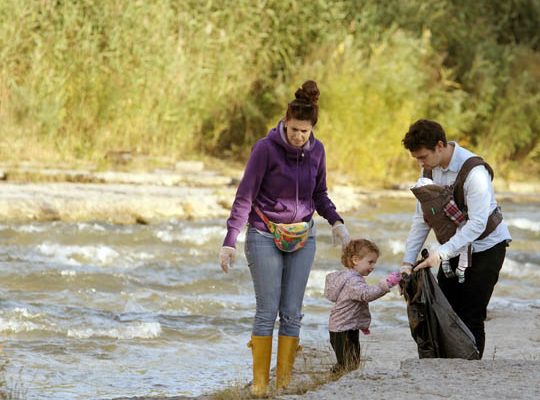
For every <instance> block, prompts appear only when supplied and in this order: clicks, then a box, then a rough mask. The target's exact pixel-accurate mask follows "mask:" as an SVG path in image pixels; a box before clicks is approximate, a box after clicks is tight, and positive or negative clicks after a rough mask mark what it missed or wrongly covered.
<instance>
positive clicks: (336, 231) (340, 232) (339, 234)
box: [332, 222, 351, 247]
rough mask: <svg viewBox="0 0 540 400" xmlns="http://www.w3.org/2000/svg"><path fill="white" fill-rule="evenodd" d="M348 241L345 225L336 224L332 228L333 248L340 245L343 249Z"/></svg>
mask: <svg viewBox="0 0 540 400" xmlns="http://www.w3.org/2000/svg"><path fill="white" fill-rule="evenodd" d="M350 240H351V239H350V237H349V231H348V230H347V228H346V227H345V224H342V223H339V222H338V223H336V224H335V225H334V226H333V227H332V244H333V245H334V246H337V245H338V244H341V247H345V246H347V244H348V243H349V241H350Z"/></svg>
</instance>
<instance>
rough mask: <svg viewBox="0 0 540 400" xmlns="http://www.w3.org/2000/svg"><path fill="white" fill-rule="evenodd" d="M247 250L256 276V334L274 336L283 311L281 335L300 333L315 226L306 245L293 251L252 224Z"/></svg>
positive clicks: (313, 249) (247, 255)
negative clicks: (277, 243) (284, 250)
mask: <svg viewBox="0 0 540 400" xmlns="http://www.w3.org/2000/svg"><path fill="white" fill-rule="evenodd" d="M244 248H245V253H246V258H247V262H248V266H249V270H250V271H251V277H252V279H253V286H254V289H255V300H256V303H257V309H256V311H255V319H254V322H253V336H272V334H273V332H274V323H275V321H276V318H277V315H278V313H279V335H280V336H294V337H298V336H299V335H300V326H301V321H302V317H303V314H302V301H303V299H304V292H305V290H306V285H307V281H308V277H309V272H310V271H311V265H312V264H313V260H314V258H315V229H314V226H313V227H312V229H311V232H310V236H309V238H308V240H307V242H306V245H305V246H304V247H303V248H302V249H300V250H297V251H295V252H293V253H285V252H282V251H281V250H279V249H278V248H277V247H276V245H275V244H274V240H273V238H272V236H271V234H269V233H266V232H265V233H261V232H259V231H257V230H256V229H255V228H253V227H248V230H247V233H246V245H245V247H244Z"/></svg>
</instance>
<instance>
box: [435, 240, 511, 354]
mask: <svg viewBox="0 0 540 400" xmlns="http://www.w3.org/2000/svg"><path fill="white" fill-rule="evenodd" d="M507 246H508V245H507V243H506V241H504V242H501V243H499V244H497V245H495V246H493V247H491V248H489V249H488V250H485V251H482V252H479V253H473V254H472V261H471V265H470V266H469V267H468V268H467V269H466V270H465V282H463V283H459V282H458V280H457V278H447V277H446V276H445V275H444V272H443V270H442V268H439V272H438V274H437V281H438V282H439V286H440V288H441V289H442V291H443V293H444V294H445V296H446V298H447V299H448V302H449V303H450V305H451V306H452V308H453V309H454V311H455V312H456V314H457V315H458V316H459V317H460V318H461V320H462V321H463V322H464V323H465V325H467V327H468V328H469V329H470V330H471V332H472V334H473V335H474V338H475V339H476V347H477V348H478V351H479V352H480V358H482V355H483V353H484V347H485V341H486V335H485V331H484V321H485V320H486V311H487V306H488V303H489V300H490V298H491V294H492V293H493V288H494V287H495V284H496V283H497V280H498V279H499V271H500V270H501V267H502V265H503V262H504V257H505V255H506V247H507ZM458 260H459V257H455V258H452V259H450V266H451V267H452V269H453V270H454V271H455V269H456V267H457V265H458Z"/></svg>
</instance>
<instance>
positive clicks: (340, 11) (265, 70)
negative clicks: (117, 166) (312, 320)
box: [0, 0, 540, 185]
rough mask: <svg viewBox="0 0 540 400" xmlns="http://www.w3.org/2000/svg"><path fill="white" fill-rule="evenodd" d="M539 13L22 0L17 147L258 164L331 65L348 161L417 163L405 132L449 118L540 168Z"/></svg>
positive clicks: (522, 2)
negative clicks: (287, 115) (274, 133)
mask: <svg viewBox="0 0 540 400" xmlns="http://www.w3.org/2000/svg"><path fill="white" fill-rule="evenodd" d="M539 16H540V3H539V2H538V1H537V0H509V1H504V2H493V1H491V0H478V1H475V2H470V1H465V0H452V1H450V0H409V1H400V0H389V1H385V2H379V1H376V0H363V1H362V0H357V1H338V0H327V1H323V0H317V1H311V2H303V1H299V0H267V1H262V0H261V1H252V0H234V1H232V0H221V1H219V2H218V1H212V0H206V1H194V0H186V1H174V0H163V1H159V2H148V1H144V0H133V1H113V0H100V1H98V0H80V1H77V2H72V1H64V0H30V1H25V2H21V1H18V0H4V1H2V2H1V4H0V121H1V124H0V134H1V137H2V141H1V142H0V157H2V159H3V160H10V161H25V160H32V161H36V160H38V161H41V162H49V163H54V162H68V163H76V162H80V161H91V162H96V161H97V162H100V161H101V160H103V159H104V158H105V155H106V154H108V153H110V152H111V151H112V152H118V151H127V152H133V153H137V154H145V155H150V156H168V157H173V158H175V159H189V158H194V157H195V158H197V157H208V156H211V157H218V158H220V159H229V160H234V161H244V160H245V159H246V157H247V156H248V154H249V151H250V148H251V146H252V144H253V143H254V141H256V140H257V139H258V138H260V137H261V136H262V135H264V134H265V133H266V131H267V129H268V128H269V127H270V126H272V125H274V124H275V122H276V120H277V119H278V118H280V117H281V116H282V113H283V111H284V107H285V106H286V104H287V101H289V100H290V98H291V95H292V93H294V90H295V88H296V87H297V85H299V84H300V83H301V82H302V81H303V80H305V79H315V80H317V82H318V83H319V85H320V88H321V92H322V95H321V99H320V105H321V113H322V114H321V118H320V123H319V125H318V127H317V132H316V134H317V136H318V137H319V138H320V139H321V140H323V142H324V143H325V145H326V147H327V156H328V166H329V168H330V169H331V170H334V171H339V172H342V173H345V174H347V175H349V176H350V177H353V178H354V179H356V180H358V181H359V182H363V183H369V182H372V183H375V184H378V185H381V184H382V185H385V184H391V183H392V182H396V181H398V180H399V179H401V178H403V177H404V176H407V177H410V176H411V175H410V174H411V171H414V169H413V168H408V167H410V166H411V165H412V161H411V159H410V157H409V156H408V155H407V153H406V152H405V151H404V150H403V148H402V146H401V143H400V140H401V138H402V137H403V134H404V132H405V131H406V130H407V127H408V125H409V124H410V123H412V122H413V121H414V120H416V119H418V118H432V119H436V120H438V121H439V122H441V123H442V124H443V126H444V127H445V128H446V130H447V133H448V136H449V137H450V138H452V139H458V140H459V141H460V142H461V143H463V144H465V145H467V146H469V147H470V148H472V149H473V150H476V151H478V152H479V153H480V154H482V155H483V156H484V157H485V158H486V159H487V160H488V161H489V162H490V163H492V164H494V165H495V166H496V167H497V169H498V171H500V172H499V173H500V174H503V175H504V176H506V177H507V178H510V179H513V178H519V177H526V178H529V179H530V178H538V177H539V174H540V167H539V165H540V113H539V112H538V110H539V109H540V52H539V49H540V31H539V30H538V25H539V22H540V17H539ZM525 174H526V175H525Z"/></svg>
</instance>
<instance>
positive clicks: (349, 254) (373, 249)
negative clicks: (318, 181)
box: [341, 239, 381, 268]
mask: <svg viewBox="0 0 540 400" xmlns="http://www.w3.org/2000/svg"><path fill="white" fill-rule="evenodd" d="M369 253H375V254H377V257H378V256H380V254H381V252H380V250H379V248H378V247H377V245H376V244H375V243H373V242H372V241H370V240H367V239H355V240H351V241H350V242H349V244H347V246H345V247H344V248H343V251H342V253H341V263H342V264H343V265H344V266H345V267H346V268H352V267H354V264H353V262H352V258H353V256H358V257H360V258H363V257H365V256H367V255H368V254H369Z"/></svg>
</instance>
